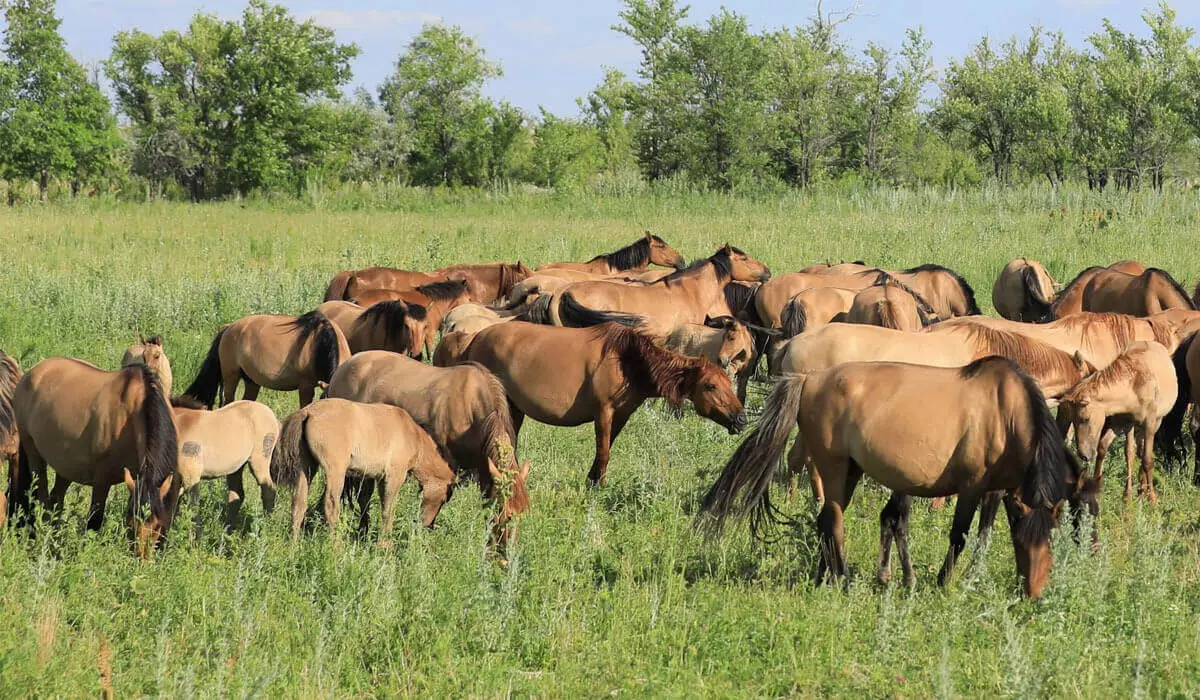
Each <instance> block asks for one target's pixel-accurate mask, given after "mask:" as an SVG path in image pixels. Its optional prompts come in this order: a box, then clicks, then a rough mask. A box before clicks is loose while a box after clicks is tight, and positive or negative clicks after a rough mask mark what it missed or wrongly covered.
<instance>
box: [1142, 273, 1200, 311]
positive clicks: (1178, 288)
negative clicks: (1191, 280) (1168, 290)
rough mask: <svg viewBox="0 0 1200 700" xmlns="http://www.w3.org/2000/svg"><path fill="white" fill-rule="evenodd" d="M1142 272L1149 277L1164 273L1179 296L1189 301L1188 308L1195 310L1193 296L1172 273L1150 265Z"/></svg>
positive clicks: (1164, 276)
mask: <svg viewBox="0 0 1200 700" xmlns="http://www.w3.org/2000/svg"><path fill="white" fill-rule="evenodd" d="M1142 274H1143V275H1145V276H1146V278H1147V279H1149V278H1150V277H1151V276H1153V275H1162V276H1163V278H1164V279H1165V280H1166V281H1167V282H1169V283H1170V284H1171V286H1172V287H1174V288H1175V291H1176V292H1178V293H1179V296H1180V297H1182V298H1183V299H1184V300H1185V301H1186V302H1187V303H1188V307H1187V308H1189V309H1192V310H1195V308H1196V304H1195V303H1194V302H1193V301H1192V298H1191V297H1190V296H1188V293H1187V291H1186V290H1184V288H1183V285H1182V284H1179V282H1177V281H1176V280H1175V278H1174V277H1172V276H1171V273H1169V272H1167V271H1166V270H1163V269H1160V268H1157V267H1148V268H1146V271H1145V272H1144V273H1142Z"/></svg>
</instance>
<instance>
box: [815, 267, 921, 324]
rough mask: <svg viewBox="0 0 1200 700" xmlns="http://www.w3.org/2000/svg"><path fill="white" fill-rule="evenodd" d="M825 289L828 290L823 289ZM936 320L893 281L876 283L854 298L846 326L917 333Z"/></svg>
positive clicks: (916, 296)
mask: <svg viewBox="0 0 1200 700" xmlns="http://www.w3.org/2000/svg"><path fill="white" fill-rule="evenodd" d="M827 289H828V288H827ZM936 320H937V313H936V312H935V311H934V310H933V307H932V306H930V305H929V303H928V302H926V301H925V300H924V299H922V298H921V295H920V294H918V293H917V292H916V291H915V290H914V289H913V288H912V287H909V286H908V285H906V284H904V283H903V282H901V281H899V280H897V279H895V278H894V277H890V276H889V277H881V278H880V280H879V281H878V282H876V283H875V284H873V285H871V286H870V287H867V288H866V289H864V290H862V291H861V292H859V293H858V294H855V295H854V300H853V301H852V302H851V304H850V310H849V311H848V312H846V322H847V323H861V324H867V325H871V326H882V327H884V328H893V329H895V330H898V331H919V330H921V329H922V328H925V327H926V326H929V325H931V324H933V323H934V322H935V321H936Z"/></svg>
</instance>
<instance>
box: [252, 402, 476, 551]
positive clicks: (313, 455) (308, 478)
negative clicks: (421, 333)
mask: <svg viewBox="0 0 1200 700" xmlns="http://www.w3.org/2000/svg"><path fill="white" fill-rule="evenodd" d="M279 441H280V445H279V448H278V449H277V450H276V451H275V456H274V458H273V459H272V460H271V463H270V466H271V477H272V478H273V479H274V480H275V481H276V482H277V483H279V484H280V485H283V486H289V487H294V488H295V494H294V496H293V499H292V539H293V540H297V539H299V538H300V525H301V523H302V521H303V520H304V514H305V512H306V511H307V510H308V488H309V484H311V483H312V479H313V477H314V476H315V475H316V472H317V470H318V469H321V470H323V471H324V472H325V498H324V507H325V520H326V522H328V523H329V526H330V527H331V528H332V527H333V526H335V525H336V524H337V521H338V517H339V513H338V511H339V506H340V503H341V500H342V491H343V489H344V487H345V484H346V477H347V475H348V474H350V475H354V476H357V477H359V478H365V479H373V480H378V481H379V482H381V483H380V488H379V503H380V509H381V511H382V513H381V520H380V528H379V536H380V539H381V541H383V542H386V541H387V538H388V535H390V534H391V531H392V520H393V519H394V518H393V517H392V516H393V511H394V509H395V506H396V496H397V494H398V493H399V492H400V487H401V486H402V485H403V484H404V481H405V479H406V478H407V477H408V474H409V472H412V473H413V475H414V476H416V478H417V483H419V484H420V485H421V523H422V524H423V525H424V526H425V527H433V521H434V519H435V518H437V515H438V513H439V512H441V510H442V506H443V505H445V503H446V501H448V500H450V493H451V490H452V489H453V486H454V470H453V469H451V468H450V465H449V464H448V463H447V462H446V460H445V459H444V458H443V456H442V454H441V452H440V450H439V449H438V446H437V445H436V444H435V443H434V441H433V438H431V437H430V436H429V434H428V433H426V432H425V431H424V430H423V429H422V428H421V426H419V425H417V423H416V421H414V420H413V419H412V416H410V415H409V414H408V412H407V411H405V410H404V409H402V408H397V407H396V406H389V405H388V404H384V403H370V404H366V403H356V402H354V401H346V400H344V399H325V400H323V401H318V402H317V403H314V404H312V405H310V406H306V407H305V408H302V409H300V410H298V411H296V412H295V413H293V414H292V415H290V416H288V418H287V419H286V420H285V421H284V422H283V431H282V433H280V440H279ZM365 493H366V494H367V499H369V498H370V491H365ZM360 505H361V506H363V509H362V510H363V518H364V521H365V519H366V518H367V517H368V511H367V508H366V507H365V506H366V505H367V504H366V503H365V502H362V501H360Z"/></svg>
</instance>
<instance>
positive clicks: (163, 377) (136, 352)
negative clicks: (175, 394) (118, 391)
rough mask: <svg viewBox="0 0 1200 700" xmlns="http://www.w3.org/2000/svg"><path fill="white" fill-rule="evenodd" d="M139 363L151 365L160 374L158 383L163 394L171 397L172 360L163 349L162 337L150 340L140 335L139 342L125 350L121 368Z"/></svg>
mask: <svg viewBox="0 0 1200 700" xmlns="http://www.w3.org/2000/svg"><path fill="white" fill-rule="evenodd" d="M137 362H141V363H142V364H144V365H149V366H150V369H153V370H154V371H155V373H156V374H158V383H159V384H160V385H162V388H163V393H164V394H166V395H167V396H170V395H171V388H172V387H173V386H174V378H173V375H172V374H171V360H170V358H168V357H167V353H166V351H165V350H164V349H163V339H162V336H161V335H156V336H152V337H150V338H145V337H142V336H140V335H139V336H138V342H136V343H134V344H133V345H130V346H129V347H128V348H126V349H125V354H124V355H122V356H121V366H122V367H128V366H129V365H132V364H134V363H137Z"/></svg>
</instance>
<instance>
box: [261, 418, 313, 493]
mask: <svg viewBox="0 0 1200 700" xmlns="http://www.w3.org/2000/svg"><path fill="white" fill-rule="evenodd" d="M308 418H309V413H308V411H306V410H303V409H301V410H299V411H296V412H295V413H293V414H292V415H290V416H288V417H287V418H286V419H284V421H283V426H282V427H281V428H280V429H279V442H278V443H277V444H276V445H275V452H274V453H272V455H271V481H273V482H275V484H276V485H277V486H286V487H288V488H293V487H295V486H296V482H297V481H298V480H299V479H300V474H302V473H303V474H306V475H309V476H311V475H313V474H315V473H316V471H317V466H318V463H317V458H316V456H315V455H313V453H312V449H311V448H310V447H309V446H308V432H307V428H308Z"/></svg>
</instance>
